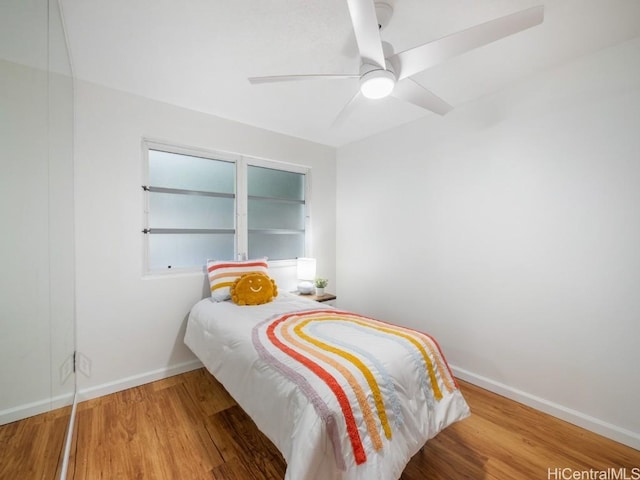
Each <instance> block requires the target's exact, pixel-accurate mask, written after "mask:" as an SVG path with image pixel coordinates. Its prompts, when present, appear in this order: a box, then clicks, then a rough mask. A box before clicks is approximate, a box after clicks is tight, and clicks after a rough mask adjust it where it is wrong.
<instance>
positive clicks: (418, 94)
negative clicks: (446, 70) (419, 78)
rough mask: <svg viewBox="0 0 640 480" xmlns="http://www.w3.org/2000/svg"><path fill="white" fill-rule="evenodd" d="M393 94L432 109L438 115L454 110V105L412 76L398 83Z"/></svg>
mask: <svg viewBox="0 0 640 480" xmlns="http://www.w3.org/2000/svg"><path fill="white" fill-rule="evenodd" d="M393 96H394V97H397V98H399V99H401V100H404V101H405V102H409V103H413V104H414V105H417V106H419V107H422V108H424V109H426V110H430V111H432V112H433V113H437V114H438V115H446V114H447V113H449V112H450V111H451V110H453V107H452V106H451V105H449V104H448V103H447V102H445V101H444V100H442V99H441V98H440V97H438V96H436V95H434V94H433V93H431V92H430V91H429V90H427V89H426V88H424V87H423V86H422V85H419V84H417V83H416V82H414V81H413V80H411V79H410V78H407V79H405V80H403V81H401V82H398V83H396V86H395V87H394V89H393Z"/></svg>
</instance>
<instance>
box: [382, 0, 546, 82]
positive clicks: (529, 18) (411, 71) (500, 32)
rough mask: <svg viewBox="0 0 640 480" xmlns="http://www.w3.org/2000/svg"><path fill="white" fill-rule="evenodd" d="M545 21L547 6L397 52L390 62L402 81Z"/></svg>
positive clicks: (514, 14)
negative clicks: (545, 8)
mask: <svg viewBox="0 0 640 480" xmlns="http://www.w3.org/2000/svg"><path fill="white" fill-rule="evenodd" d="M543 19H544V6H543V5H538V6H536V7H531V8H528V9H526V10H522V11H520V12H516V13H513V14H511V15H507V16H505V17H500V18H496V19H495V20H491V21H489V22H486V23H481V24H480V25H476V26H475V27H471V28H468V29H466V30H462V31H461V32H457V33H454V34H451V35H449V36H446V37H444V38H441V39H439V40H435V41H433V42H429V43H425V44H424V45H421V46H419V47H415V48H411V49H409V50H405V51H404V52H400V53H397V54H395V55H393V56H392V57H390V58H389V61H390V62H391V64H392V65H393V67H394V68H395V71H396V74H397V75H398V79H399V80H401V79H403V78H407V77H410V76H411V75H415V74H416V73H419V72H422V71H423V70H426V69H427V68H430V67H433V66H435V65H438V64H439V63H442V62H444V61H445V60H448V59H449V58H451V57H454V56H456V55H460V54H461V53H465V52H468V51H469V50H473V49H474V48H478V47H481V46H483V45H487V44H489V43H491V42H494V41H496V40H499V39H501V38H504V37H508V36H509V35H513V34H514V33H518V32H520V31H522V30H526V29H527V28H530V27H533V26H535V25H539V24H540V23H542V21H543Z"/></svg>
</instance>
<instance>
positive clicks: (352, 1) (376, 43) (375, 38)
mask: <svg viewBox="0 0 640 480" xmlns="http://www.w3.org/2000/svg"><path fill="white" fill-rule="evenodd" d="M347 3H348V5H349V13H350V14H351V22H352V23H353V31H354V33H355V34H356V42H357V43H358V50H359V51H360V58H361V59H362V62H363V63H369V64H371V65H375V66H376V67H380V68H383V69H384V68H386V64H385V61H384V52H383V51H382V41H381V40H380V30H379V27H378V19H377V18H376V9H375V6H374V3H373V0H347Z"/></svg>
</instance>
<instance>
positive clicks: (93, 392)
mask: <svg viewBox="0 0 640 480" xmlns="http://www.w3.org/2000/svg"><path fill="white" fill-rule="evenodd" d="M200 367H202V362H200V360H191V361H189V362H185V363H180V364H178V365H172V366H170V367H166V368H159V369H158V370H153V371H151V372H146V373H141V374H139V375H133V376H131V377H126V378H122V379H120V380H116V381H114V382H109V383H103V384H102V385H96V386H94V387H89V388H82V387H79V389H78V397H79V401H81V402H84V401H85V400H90V399H92V398H98V397H102V396H103V395H109V394H111V393H115V392H119V391H121V390H126V389H127V388H133V387H138V386H140V385H144V384H145V383H151V382H155V381H156V380H162V379H163V378H169V377H173V376H174V375H179V374H181V373H185V372H190V371H191V370H196V369H198V368H200Z"/></svg>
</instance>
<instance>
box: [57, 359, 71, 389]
mask: <svg viewBox="0 0 640 480" xmlns="http://www.w3.org/2000/svg"><path fill="white" fill-rule="evenodd" d="M72 373H73V354H71V355H69V356H68V357H67V359H66V360H65V361H64V362H63V363H62V365H61V366H60V385H62V384H63V383H64V382H66V381H67V378H69V376H70V375H71V374H72Z"/></svg>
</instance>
